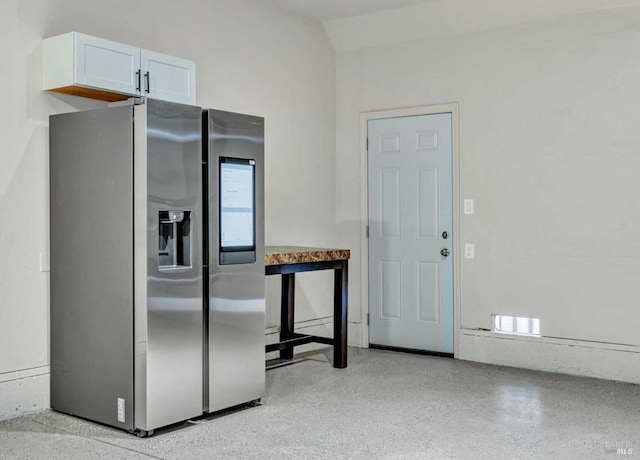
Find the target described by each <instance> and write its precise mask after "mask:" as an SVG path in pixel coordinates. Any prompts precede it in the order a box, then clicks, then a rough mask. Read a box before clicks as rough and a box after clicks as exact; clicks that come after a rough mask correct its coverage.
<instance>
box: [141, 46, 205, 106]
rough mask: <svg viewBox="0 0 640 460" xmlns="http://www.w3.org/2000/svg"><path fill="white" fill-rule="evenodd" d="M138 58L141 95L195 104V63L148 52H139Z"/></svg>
mask: <svg viewBox="0 0 640 460" xmlns="http://www.w3.org/2000/svg"><path fill="white" fill-rule="evenodd" d="M140 56H141V59H140V65H141V68H142V76H143V81H144V82H143V90H144V94H143V95H146V96H149V97H152V98H154V99H162V100H164V101H172V102H181V103H183V104H195V103H196V64H195V62H193V61H187V60H186V59H180V58H176V57H173V56H167V55H166V54H161V53H156V52H155V51H148V50H141V53H140Z"/></svg>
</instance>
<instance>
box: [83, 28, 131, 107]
mask: <svg viewBox="0 0 640 460" xmlns="http://www.w3.org/2000/svg"><path fill="white" fill-rule="evenodd" d="M75 62H76V65H75V69H74V70H75V83H77V84H79V85H83V86H89V87H92V88H100V89H103V90H106V91H113V92H115V93H122V94H127V95H135V94H137V93H138V91H139V87H138V81H137V80H138V79H137V75H136V74H137V72H138V71H139V70H140V48H136V47H134V46H129V45H123V44H121V43H116V42H112V41H109V40H103V39H102V38H96V37H91V36H89V35H84V34H78V33H76V34H75Z"/></svg>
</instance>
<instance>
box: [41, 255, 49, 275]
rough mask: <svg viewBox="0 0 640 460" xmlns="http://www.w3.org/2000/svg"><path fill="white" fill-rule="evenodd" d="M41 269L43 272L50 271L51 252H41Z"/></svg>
mask: <svg viewBox="0 0 640 460" xmlns="http://www.w3.org/2000/svg"><path fill="white" fill-rule="evenodd" d="M40 271H41V272H48V271H49V253H48V252H41V253H40Z"/></svg>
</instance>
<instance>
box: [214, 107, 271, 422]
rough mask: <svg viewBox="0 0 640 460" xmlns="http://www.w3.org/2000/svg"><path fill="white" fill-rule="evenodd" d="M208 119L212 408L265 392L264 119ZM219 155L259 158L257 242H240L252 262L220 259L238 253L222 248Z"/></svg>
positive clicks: (229, 115) (221, 114)
mask: <svg viewBox="0 0 640 460" xmlns="http://www.w3.org/2000/svg"><path fill="white" fill-rule="evenodd" d="M204 122H205V123H206V124H207V127H208V135H207V141H208V142H207V144H206V145H205V147H206V148H205V161H206V162H207V165H208V168H207V170H208V172H207V174H208V176H209V177H208V183H207V185H208V186H207V188H206V190H207V195H208V198H209V203H208V234H209V236H208V248H209V249H208V262H209V276H208V277H209V285H208V300H209V302H208V314H209V318H208V326H209V343H208V354H209V356H208V364H209V369H208V385H207V386H208V394H207V395H206V396H205V410H208V411H209V412H214V411H216V410H220V409H224V408H227V407H231V406H234V405H237V404H242V403H245V402H248V401H252V400H255V399H260V398H262V397H263V396H264V391H265V353H264V344H265V341H264V329H265V275H264V120H263V119H262V118H258V117H252V116H247V115H239V114H234V113H229V112H221V111H216V110H208V111H206V112H205V116H204ZM221 158H223V159H224V158H227V159H238V160H250V161H249V162H248V163H249V164H252V162H255V164H252V166H255V184H254V188H253V190H254V194H255V195H254V201H253V203H254V206H253V208H254V210H255V221H254V227H255V235H254V237H255V245H250V238H249V240H248V242H245V243H243V244H242V246H247V247H245V248H243V250H245V253H247V251H248V252H251V251H254V252H255V254H254V255H253V256H252V257H251V258H250V260H251V262H248V263H244V262H243V261H240V263H233V264H224V263H222V264H221V263H220V262H221V254H234V252H227V253H223V252H221V238H220V221H219V216H220V189H221V185H220V170H221V167H220V164H221ZM239 191H240V190H239ZM245 191H246V190H245ZM240 201H242V200H240ZM245 201H246V200H245ZM242 208H243V209H245V208H247V209H248V208H250V206H247V205H243V206H242ZM227 239H228V238H227ZM248 246H251V247H248ZM235 254H242V252H237V253H235ZM235 262H238V261H235ZM207 397H208V398H207Z"/></svg>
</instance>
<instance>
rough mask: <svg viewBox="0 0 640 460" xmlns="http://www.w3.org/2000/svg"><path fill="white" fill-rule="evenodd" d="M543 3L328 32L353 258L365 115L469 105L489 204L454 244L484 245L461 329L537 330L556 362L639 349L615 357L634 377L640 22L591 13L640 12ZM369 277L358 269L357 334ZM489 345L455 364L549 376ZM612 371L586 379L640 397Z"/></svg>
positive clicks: (459, 6)
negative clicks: (578, 350) (502, 326)
mask: <svg viewBox="0 0 640 460" xmlns="http://www.w3.org/2000/svg"><path fill="white" fill-rule="evenodd" d="M538 3H539V2H524V1H520V0H509V1H504V0H491V1H489V2H488V4H489V8H491V7H499V8H497V9H495V10H491V9H488V10H487V8H488V7H487V4H486V3H485V2H474V1H465V0H451V1H449V0H442V1H435V2H430V3H427V4H425V5H421V6H419V7H410V8H406V9H402V10H397V11H394V12H392V13H389V14H386V15H382V14H373V15H368V16H363V17H358V18H351V19H345V20H340V21H335V22H332V23H328V24H325V26H326V29H327V31H328V32H329V34H330V36H331V38H332V41H333V43H334V45H335V46H336V47H337V48H338V53H337V120H336V121H337V131H336V134H337V153H336V157H337V164H339V165H340V168H339V169H338V170H337V184H336V186H337V217H338V221H339V223H340V225H341V228H342V229H343V231H342V233H341V234H342V238H343V245H345V246H349V247H352V248H359V247H360V243H361V239H360V238H361V236H360V227H359V225H358V220H359V218H360V212H361V206H362V203H361V200H360V187H361V183H360V182H359V180H357V178H359V177H360V155H361V152H360V136H361V133H360V127H359V115H360V113H362V112H367V111H373V110H382V109H395V108H401V107H415V106H424V105H434V104H442V103H450V102H457V103H459V111H460V139H459V141H460V159H461V162H460V163H461V164H460V192H461V199H464V198H474V199H475V203H476V214H475V215H474V216H460V223H461V232H460V234H459V235H456V236H457V238H459V239H460V240H461V241H462V242H463V243H464V242H472V243H475V245H476V259H475V260H465V259H462V263H461V266H460V267H458V269H459V270H460V275H461V276H460V279H461V296H460V299H459V301H460V305H461V324H462V328H463V329H464V330H473V329H477V328H486V329H488V328H490V327H491V324H490V317H491V314H492V313H501V314H514V315H520V316H530V317H538V318H540V319H541V324H542V334H543V335H545V336H548V337H556V338H561V339H565V341H562V340H560V341H559V342H558V341H555V342H553V347H554V348H553V349H554V350H556V349H557V348H556V347H558V346H560V347H564V348H563V350H564V349H566V348H568V347H569V346H575V345H576V344H577V343H583V342H584V343H588V342H602V343H603V345H602V346H603V347H606V348H607V349H608V350H609V349H610V348H611V347H610V346H608V345H605V344H607V343H608V344H627V345H631V347H630V348H625V349H624V350H623V351H621V350H618V349H615V350H613V351H612V353H610V354H607V356H608V357H610V356H615V359H616V360H617V361H614V363H616V364H617V365H624V364H625V363H627V362H628V361H627V358H628V357H629V356H631V355H635V357H634V359H635V361H634V369H635V366H636V365H637V357H640V355H638V354H637V353H638V351H640V348H638V346H640V335H639V334H638V324H639V323H640V309H639V308H638V294H639V293H640V291H639V290H638V280H639V279H640V237H639V236H638V235H639V233H638V229H640V181H638V174H637V172H638V171H640V154H639V152H640V130H639V129H638V126H640V104H639V103H638V101H639V100H640V99H639V98H640V90H639V88H640V86H639V82H640V8H639V7H638V6H631V7H624V8H611V9H606V10H605V9H601V10H598V11H591V12H589V11H588V10H590V9H591V10H593V9H599V8H601V7H604V5H605V4H607V5H609V6H615V5H616V4H619V3H635V4H636V5H637V3H638V2H616V1H612V2H601V1H589V2H574V1H564V0H558V1H557V2H554V4H555V5H556V8H555V9H554V8H553V7H552V5H550V4H549V2H546V4H547V5H546V6H547V7H548V8H549V9H548V10H543V8H542V7H540V8H538V6H540V5H538ZM542 3H545V2H542ZM514 4H515V5H514ZM528 4H529V6H527V5H528ZM518 7H519V8H521V10H518ZM518 11H519V12H518ZM522 11H524V13H522ZM516 12H518V13H517V14H516ZM527 12H528V13H529V15H528V16H527ZM501 13H502V14H501ZM554 13H555V14H554ZM554 16H556V17H554ZM420 24H421V25H422V27H421V28H420V29H416V28H417V27H418V26H419V25H420ZM431 26H433V27H431ZM403 40H410V41H403ZM460 206H461V203H460ZM359 258H360V251H358V250H356V252H355V253H354V254H353V259H354V260H359ZM356 265H357V266H356ZM365 269H366V267H360V266H359V265H358V264H352V272H351V281H352V285H351V287H352V288H353V289H352V291H351V295H352V297H351V305H352V306H353V308H352V310H351V315H353V316H351V317H352V319H354V320H355V319H356V318H359V312H358V311H357V308H358V305H359V292H358V285H359V284H360V283H366V271H365ZM461 335H462V334H461ZM487 337H488V338H489V339H492V340H493V341H494V342H491V343H492V345H491V346H484V345H483V346H482V347H481V348H474V347H477V346H478V344H479V342H478V340H475V339H473V338H469V337H467V338H466V339H465V340H462V341H461V344H460V348H459V349H458V350H457V355H458V356H459V357H462V358H469V359H474V360H479V361H487V362H495V363H500V364H509V365H518V366H522V367H532V368H542V367H541V365H540V363H539V362H538V361H539V360H538V359H536V358H535V355H536V353H537V352H536V351H531V353H530V354H526V353H524V354H521V355H519V356H518V357H517V358H518V359H517V360H514V359H513V356H507V355H508V354H509V347H510V344H509V341H507V340H502V341H500V340H499V339H498V338H496V337H493V336H492V335H491V334H488V335H487ZM569 339H577V340H578V341H579V342H576V341H575V340H569ZM482 340H483V341H482V343H485V341H484V338H483V339H482ZM538 340H539V342H541V343H549V344H551V341H550V340H549V339H544V338H543V339H538ZM558 344H559V345H558ZM465 346H466V347H467V348H465ZM523 346H525V347H526V346H529V345H527V344H525V345H523ZM550 346H551V345H550ZM596 346H598V345H596ZM537 349H538V348H535V347H534V348H532V349H531V350H537ZM549 350H550V349H549ZM547 351H548V350H547ZM585 353H589V352H585ZM554 354H555V355H557V356H560V355H562V353H559V354H558V353H555V352H549V353H548V355H549V356H553V355H554ZM562 356H565V357H566V359H567V360H571V359H573V358H572V355H571V354H569V353H566V354H565V355H562ZM585 356H588V355H585ZM607 359H611V358H607ZM601 364H602V363H601V362H598V359H597V358H595V355H594V357H593V358H592V359H588V358H587V359H584V360H582V361H581V363H580V366H579V368H577V369H576V370H575V372H574V373H578V374H583V375H599V376H603V377H608V378H622V379H626V380H631V381H636V382H640V373H639V372H636V371H630V372H629V373H627V374H626V375H625V376H622V377H621V376H620V375H619V374H614V373H611V372H609V371H607V370H606V369H605V370H602V371H599V370H598V369H599V367H600V366H601ZM609 365H610V363H609ZM554 366H555V367H554V369H557V370H560V371H562V369H567V368H569V367H570V363H564V364H562V363H560V364H557V365H554ZM546 369H547V370H549V368H548V366H547V367H546Z"/></svg>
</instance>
